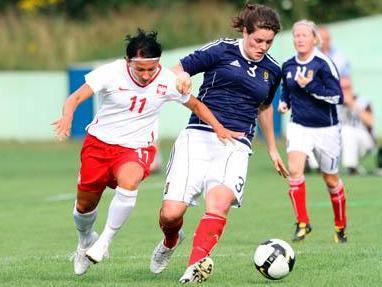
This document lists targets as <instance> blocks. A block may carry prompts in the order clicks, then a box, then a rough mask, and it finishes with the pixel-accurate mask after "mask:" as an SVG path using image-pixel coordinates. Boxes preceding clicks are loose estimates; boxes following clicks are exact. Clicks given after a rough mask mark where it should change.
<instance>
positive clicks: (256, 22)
mask: <svg viewBox="0 0 382 287" xmlns="http://www.w3.org/2000/svg"><path fill="white" fill-rule="evenodd" d="M232 27H233V28H235V29H236V30H238V31H239V32H243V30H244V27H245V28H246V29H247V32H248V34H252V33H253V32H254V31H255V30H256V29H268V30H272V31H273V32H274V33H275V34H277V33H278V32H279V31H280V29H281V24H280V16H279V14H278V13H277V12H276V11H275V10H273V9H272V8H270V7H268V6H264V5H260V4H249V3H246V4H245V6H244V8H243V9H242V10H241V11H240V13H239V15H238V16H237V17H234V18H233V19H232Z"/></svg>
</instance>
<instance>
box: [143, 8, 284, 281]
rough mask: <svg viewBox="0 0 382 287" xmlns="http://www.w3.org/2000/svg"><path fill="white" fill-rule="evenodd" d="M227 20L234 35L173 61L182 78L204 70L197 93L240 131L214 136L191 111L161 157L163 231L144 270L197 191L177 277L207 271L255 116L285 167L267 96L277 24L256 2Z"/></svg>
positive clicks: (176, 237) (241, 176) (158, 259)
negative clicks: (196, 211)
mask: <svg viewBox="0 0 382 287" xmlns="http://www.w3.org/2000/svg"><path fill="white" fill-rule="evenodd" d="M233 27H234V28H236V29H237V30H238V31H239V32H241V34H242V35H243V38H242V39H220V40H217V41H215V42H212V43H210V44H207V45H206V46H204V47H202V48H201V49H198V50H196V51H195V52H194V53H192V54H190V55H188V56H186V57H185V58H183V59H181V60H180V64H178V65H177V66H176V67H175V71H176V72H177V73H183V74H182V75H184V83H187V82H189V78H188V77H187V74H184V72H187V73H188V74H190V75H191V76H193V75H195V74H197V73H201V72H204V79H203V84H202V86H201V87H200V91H199V96H198V98H199V99H200V100H201V101H202V102H203V103H205V104H206V105H207V106H208V107H209V108H210V109H211V111H212V112H213V113H214V115H215V116H216V117H217V118H218V119H219V121H220V122H221V123H222V124H223V125H224V126H225V127H226V128H229V129H231V130H234V131H238V132H242V133H243V137H242V138H241V139H238V140H235V142H234V143H227V144H226V145H224V144H222V143H221V142H220V141H218V140H217V139H216V136H215V135H214V133H212V132H211V131H212V129H211V127H210V126H209V125H208V124H207V123H206V122H205V121H204V120H203V119H201V118H200V117H199V116H198V115H196V114H194V113H193V114H192V115H191V117H190V121H189V124H188V126H187V128H186V129H185V130H184V131H182V132H181V134H180V135H179V136H178V138H177V140H176V142H175V144H174V148H173V152H172V156H171V158H170V161H169V168H168V174H167V178H166V184H165V190H164V197H163V204H162V209H161V211H160V220H159V221H160V227H161V229H162V231H163V233H164V239H163V240H161V241H160V242H159V243H158V245H157V246H156V248H155V249H154V251H153V254H152V259H151V263H150V270H151V271H152V272H153V273H160V272H162V271H163V270H164V269H165V268H166V266H167V264H168V263H169V259H170V257H171V255H172V254H173V252H174V250H175V248H176V247H177V246H178V245H179V243H180V242H181V240H182V238H183V233H182V231H181V227H182V224H183V216H184V214H185V212H186V210H187V208H188V207H189V206H192V205H195V204H197V200H198V198H199V197H200V195H203V196H204V197H205V202H206V204H205V213H204V215H203V216H202V218H201V220H200V222H199V225H198V227H197V228H196V230H195V233H194V238H193V246H192V250H191V254H190V257H189V261H188V267H187V268H186V270H185V272H184V274H183V276H182V277H181V278H180V280H179V281H180V282H181V283H194V282H202V281H204V280H206V279H207V278H208V276H209V275H210V274H211V273H212V268H213V261H212V259H211V257H209V256H210V254H211V252H212V250H213V249H214V247H215V246H216V244H217V243H218V240H219V239H220V237H221V235H222V233H223V230H224V227H225V225H226V222H227V217H228V213H229V210H230V208H231V206H236V207H239V206H240V205H241V203H242V199H243V193H244V185H245V181H246V175H247V166H248V158H249V156H250V154H251V141H252V139H253V137H254V130H255V126H256V121H257V120H258V121H259V123H260V126H261V128H262V131H263V134H264V136H265V139H266V140H267V145H268V152H269V155H270V158H271V160H272V161H273V164H274V167H275V169H276V170H277V171H278V172H279V173H280V174H281V175H283V176H286V175H287V170H286V168H285V167H284V164H283V163H282V160H281V158H280V156H279V153H278V151H277V147H276V143H275V138H274V132H273V110H272V100H273V97H274V94H275V91H276V90H277V87H278V86H279V83H280V79H281V69H280V67H279V65H278V64H277V63H276V62H275V61H274V60H273V59H272V57H270V55H269V54H267V51H268V49H269V48H270V47H271V45H272V42H273V39H274V37H275V35H276V34H277V32H278V31H279V30H280V22H279V17H278V15H277V13H276V12H275V11H273V10H272V9H270V8H268V7H266V6H262V5H257V4H255V5H252V4H246V6H245V7H244V9H243V10H242V11H241V13H240V14H239V16H238V17H236V18H235V19H234V21H233Z"/></svg>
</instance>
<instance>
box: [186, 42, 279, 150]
mask: <svg viewBox="0 0 382 287" xmlns="http://www.w3.org/2000/svg"><path fill="white" fill-rule="evenodd" d="M180 62H181V65H182V67H183V70H184V71H186V72H188V73H189V74H190V75H191V76H192V75H195V74H197V73H201V72H204V79H203V84H202V85H201V87H200V90H199V95H198V99H199V100H200V101H202V102H203V103H204V104H205V105H206V106H207V107H208V108H209V109H210V110H211V111H212V113H213V114H214V115H215V117H216V118H217V119H218V120H219V121H220V123H222V125H223V126H224V127H225V128H228V129H231V130H234V131H239V132H244V133H245V137H246V139H245V143H246V144H247V145H250V142H251V140H252V139H253V136H254V129H255V126H256V119H257V114H258V109H259V106H260V105H270V104H271V103H272V100H273V97H274V94H275V91H276V90H277V87H278V86H279V84H280V81H281V69H280V67H279V65H278V64H277V62H276V61H275V60H273V59H272V58H271V57H270V56H269V55H268V54H266V55H265V56H264V57H263V58H262V59H261V60H259V61H254V60H251V59H249V58H248V57H247V56H246V55H245V53H244V50H243V40H242V39H239V40H234V39H220V40H217V41H215V42H212V43H209V44H207V45H205V46H204V47H202V48H200V49H198V50H196V51H195V52H194V53H192V54H190V55H188V56H186V57H185V58H183V59H181V60H180ZM188 128H199V129H205V130H211V128H210V127H208V125H207V124H206V123H204V122H202V121H201V120H200V119H199V118H198V117H197V116H196V115H195V114H192V115H191V118H190V121H189V125H188Z"/></svg>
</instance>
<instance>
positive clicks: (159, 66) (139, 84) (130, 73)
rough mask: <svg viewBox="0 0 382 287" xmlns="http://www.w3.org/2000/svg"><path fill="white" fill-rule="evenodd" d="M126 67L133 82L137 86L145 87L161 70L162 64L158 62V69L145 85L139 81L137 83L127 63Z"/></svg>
mask: <svg viewBox="0 0 382 287" xmlns="http://www.w3.org/2000/svg"><path fill="white" fill-rule="evenodd" d="M126 69H127V73H128V75H129V76H130V78H131V80H132V81H133V82H134V84H136V85H137V86H138V87H141V88H144V87H147V86H148V85H150V84H151V83H152V82H154V80H155V79H156V78H157V77H158V75H159V73H160V71H161V70H162V65H161V64H159V65H158V70H157V72H156V74H155V75H154V76H153V77H152V78H151V80H150V81H149V82H148V83H147V84H146V85H142V84H141V83H139V82H138V81H137V80H136V79H135V78H134V76H133V74H132V72H131V69H130V67H129V65H126Z"/></svg>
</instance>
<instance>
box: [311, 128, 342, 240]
mask: <svg viewBox="0 0 382 287" xmlns="http://www.w3.org/2000/svg"><path fill="white" fill-rule="evenodd" d="M323 133H324V134H323V135H321V136H320V138H319V139H317V147H316V148H315V150H314V152H315V154H316V157H317V158H318V159H319V164H320V169H321V172H322V176H323V179H324V181H325V184H326V187H327V190H328V192H329V195H330V201H331V203H332V207H333V213H334V224H335V231H336V233H335V241H336V242H339V243H344V242H346V240H347V237H346V234H345V228H346V197H345V190H344V184H343V182H342V180H341V179H340V177H339V176H338V165H339V157H340V154H341V142H340V137H339V127H337V126H333V127H329V128H326V129H324V130H323Z"/></svg>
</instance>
